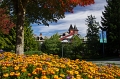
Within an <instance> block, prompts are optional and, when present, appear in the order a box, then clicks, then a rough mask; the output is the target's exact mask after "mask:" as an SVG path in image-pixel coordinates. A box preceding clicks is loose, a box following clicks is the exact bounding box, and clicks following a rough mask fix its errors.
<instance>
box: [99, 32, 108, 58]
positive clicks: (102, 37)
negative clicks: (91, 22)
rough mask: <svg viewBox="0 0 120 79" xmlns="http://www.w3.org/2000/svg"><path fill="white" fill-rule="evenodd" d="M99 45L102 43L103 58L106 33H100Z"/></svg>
mask: <svg viewBox="0 0 120 79" xmlns="http://www.w3.org/2000/svg"><path fill="white" fill-rule="evenodd" d="M100 43H103V57H104V43H107V36H106V31H103V30H102V31H100Z"/></svg>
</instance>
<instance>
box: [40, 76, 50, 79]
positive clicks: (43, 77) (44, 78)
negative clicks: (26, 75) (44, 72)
mask: <svg viewBox="0 0 120 79" xmlns="http://www.w3.org/2000/svg"><path fill="white" fill-rule="evenodd" d="M40 79H48V78H47V77H46V76H41V78H40Z"/></svg>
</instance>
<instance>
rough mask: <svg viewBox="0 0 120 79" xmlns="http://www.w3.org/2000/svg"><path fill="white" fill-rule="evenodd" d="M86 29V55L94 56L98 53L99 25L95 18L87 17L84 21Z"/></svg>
mask: <svg viewBox="0 0 120 79" xmlns="http://www.w3.org/2000/svg"><path fill="white" fill-rule="evenodd" d="M86 25H87V26H88V29H87V35H86V37H87V44H86V45H87V50H88V53H90V54H92V55H94V54H96V53H98V48H99V40H98V39H99V23H98V22H96V18H95V16H92V15H90V16H88V18H87V19H86Z"/></svg>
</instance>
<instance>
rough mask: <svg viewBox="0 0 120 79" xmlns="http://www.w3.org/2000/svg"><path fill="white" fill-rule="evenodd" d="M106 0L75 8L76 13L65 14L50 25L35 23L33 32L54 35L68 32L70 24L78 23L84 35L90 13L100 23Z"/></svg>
mask: <svg viewBox="0 0 120 79" xmlns="http://www.w3.org/2000/svg"><path fill="white" fill-rule="evenodd" d="M106 4H107V3H106V0H95V4H92V5H89V6H86V7H80V6H77V7H75V8H74V13H67V14H65V18H63V19H60V20H58V22H57V23H51V24H50V25H49V27H48V26H44V25H37V24H33V25H32V29H33V33H34V34H36V35H37V36H39V34H40V33H42V35H43V36H48V37H49V36H52V35H53V34H55V33H59V34H62V33H64V32H67V31H68V29H69V27H70V25H71V24H72V25H73V26H74V25H76V27H77V28H78V30H79V34H80V35H81V36H82V37H84V36H85V35H86V30H87V25H85V23H86V22H85V19H86V18H87V16H89V15H93V16H95V17H96V21H97V22H99V23H100V21H101V16H102V11H104V6H106Z"/></svg>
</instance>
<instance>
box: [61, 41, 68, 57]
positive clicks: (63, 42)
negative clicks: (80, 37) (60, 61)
mask: <svg viewBox="0 0 120 79" xmlns="http://www.w3.org/2000/svg"><path fill="white" fill-rule="evenodd" d="M61 42H62V57H63V54H64V49H63V47H64V44H65V43H69V41H68V40H62V41H61Z"/></svg>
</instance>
